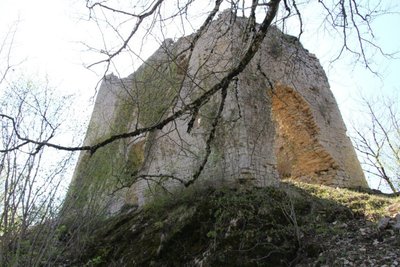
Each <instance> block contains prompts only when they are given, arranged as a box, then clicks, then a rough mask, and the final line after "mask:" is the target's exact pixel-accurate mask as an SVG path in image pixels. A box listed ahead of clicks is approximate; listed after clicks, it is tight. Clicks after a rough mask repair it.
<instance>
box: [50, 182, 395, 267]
mask: <svg viewBox="0 0 400 267" xmlns="http://www.w3.org/2000/svg"><path fill="white" fill-rule="evenodd" d="M178 193H179V194H174V195H170V194H162V195H159V196H158V197H157V199H156V200H154V201H151V202H149V203H148V204H146V205H145V206H144V207H143V208H142V209H132V210H125V211H121V213H120V214H118V215H116V216H114V217H113V218H109V219H108V220H106V221H104V222H103V223H101V224H99V225H96V226H93V227H92V228H91V229H90V231H88V232H87V233H86V235H85V236H79V235H75V236H74V235H68V230H67V229H64V232H60V236H59V239H60V240H62V241H60V242H59V246H60V250H59V251H62V253H55V255H54V256H53V258H52V260H51V261H50V262H52V264H55V265H57V266H398V265H399V264H400V254H399V249H398V248H399V246H400V197H398V196H397V197H395V196H388V195H384V194H379V193H376V192H375V193H373V192H372V191H371V192H357V191H352V190H348V189H339V188H331V187H327V186H318V185H310V184H304V183H298V182H296V183H282V184H281V185H280V186H278V187H264V188H252V189H243V190H240V189H232V188H220V189H213V188H204V187H201V188H199V187H192V188H188V189H184V190H183V191H180V192H178ZM177 195H179V197H177ZM68 244H69V245H70V246H68ZM65 247H67V249H65Z"/></svg>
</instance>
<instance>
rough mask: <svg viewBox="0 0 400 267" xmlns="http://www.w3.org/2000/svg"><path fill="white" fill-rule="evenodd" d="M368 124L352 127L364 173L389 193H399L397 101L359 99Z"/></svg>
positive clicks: (399, 145) (399, 150) (385, 98)
mask: <svg viewBox="0 0 400 267" xmlns="http://www.w3.org/2000/svg"><path fill="white" fill-rule="evenodd" d="M363 104H364V105H363V106H364V108H365V114H366V115H367V116H368V119H369V120H368V121H366V122H365V123H364V124H362V125H357V124H355V126H354V132H355V134H354V136H353V141H354V143H355V148H356V149H357V150H358V152H359V153H360V156H361V158H362V164H363V165H364V171H365V172H366V173H368V174H370V175H371V178H378V179H379V186H380V185H381V183H382V181H383V182H384V183H386V185H387V186H388V187H389V188H390V190H391V191H392V192H393V193H396V192H399V190H400V113H399V112H400V109H399V108H400V106H399V101H398V98H396V97H394V98H392V99H389V98H388V97H381V98H376V99H366V98H363Z"/></svg>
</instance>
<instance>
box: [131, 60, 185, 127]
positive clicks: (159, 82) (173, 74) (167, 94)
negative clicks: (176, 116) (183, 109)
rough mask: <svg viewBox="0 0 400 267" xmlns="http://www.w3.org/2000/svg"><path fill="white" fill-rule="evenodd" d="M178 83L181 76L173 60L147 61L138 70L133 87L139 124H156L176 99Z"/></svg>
mask: <svg viewBox="0 0 400 267" xmlns="http://www.w3.org/2000/svg"><path fill="white" fill-rule="evenodd" d="M180 84H181V77H179V76H178V74H177V66H176V64H175V63H173V62H170V61H165V62H162V61H160V62H158V63H157V64H155V63H153V62H149V63H147V65H146V66H145V67H144V68H142V69H140V70H138V72H137V73H136V75H135V77H134V79H133V88H134V92H135V94H136V97H137V103H136V108H137V114H138V120H139V123H140V124H141V126H143V127H148V126H151V125H153V124H156V123H157V122H159V121H160V120H161V119H162V118H163V117H165V116H166V115H167V113H168V111H169V110H170V109H171V108H172V107H173V105H174V102H175V101H176V98H177V95H178V93H179V88H180Z"/></svg>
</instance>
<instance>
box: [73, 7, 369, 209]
mask: <svg viewBox="0 0 400 267" xmlns="http://www.w3.org/2000/svg"><path fill="white" fill-rule="evenodd" d="M245 26H246V25H245V20H243V19H241V18H236V19H233V18H232V15H231V14H230V13H224V14H223V15H222V16H220V18H219V19H218V20H215V21H214V22H212V24H211V26H210V27H209V28H208V29H207V31H206V32H205V33H204V34H202V35H201V37H200V39H198V40H197V42H196V45H195V46H194V48H193V50H191V49H189V48H190V44H191V42H192V40H193V36H194V35H190V36H186V37H182V38H180V39H178V40H177V41H176V42H173V41H172V40H166V41H164V43H163V44H162V45H161V47H160V48H159V49H158V50H157V51H156V52H155V53H154V54H153V55H152V56H151V57H150V58H149V59H148V60H147V61H146V62H145V63H144V64H143V65H142V66H141V67H140V68H139V69H138V70H137V71H136V72H135V73H133V74H132V75H130V76H129V77H127V78H124V79H119V78H117V77H116V76H113V75H109V76H107V77H105V79H104V80H103V83H102V85H101V87H100V89H99V93H98V96H97V99H96V103H95V107H94V111H93V114H92V118H91V121H90V124H89V129H88V131H87V136H86V139H85V143H86V144H96V143H97V142H99V141H101V140H104V139H106V138H108V137H110V136H112V135H115V134H120V133H124V132H130V131H134V130H136V129H140V128H144V127H150V126H152V125H155V124H156V123H157V122H159V121H161V120H163V119H164V118H166V117H168V116H169V115H171V114H173V113H174V112H175V111H176V110H179V109H181V108H182V107H185V105H188V104H189V103H191V102H192V101H194V100H195V99H196V98H197V97H199V96H200V95H202V94H203V93H204V92H206V91H207V90H208V89H209V88H211V87H212V86H213V85H215V84H216V83H217V82H218V81H219V80H220V79H221V78H222V77H224V75H225V74H226V73H227V71H229V69H230V67H231V66H232V65H233V64H235V60H237V58H239V56H240V53H241V52H242V51H243V50H244V49H243V47H242V46H243V42H241V41H240V40H241V38H245V37H243V34H242V33H243V30H244V28H245ZM221 102H223V103H224V105H223V106H222V107H221ZM220 109H222V110H221V111H220ZM219 112H220V116H219V120H218V123H217V124H216V125H214V122H215V118H216V117H217V116H218V114H219ZM212 131H214V136H213V138H212V139H211V141H210V140H209V139H210V133H211V132H212ZM205 158H206V159H207V160H205ZM196 175H197V177H196ZM194 177H196V183H199V184H202V183H206V184H208V185H210V184H211V185H215V184H231V185H236V184H241V185H243V184H245V185H246V184H253V185H257V186H267V185H274V184H277V183H278V182H279V179H284V178H291V179H295V180H301V181H306V182H310V183H317V184H325V185H331V186H339V187H359V186H361V187H367V186H368V185H367V183H366V180H365V178H364V175H363V172H362V170H361V167H360V164H359V161H358V159H357V157H356V154H355V151H354V148H353V146H352V144H351V141H350V139H349V138H348V137H347V135H346V127H345V125H344V123H343V120H342V117H341V115H340V112H339V109H338V106H337V104H336V101H335V99H334V96H333V94H332V92H331V91H330V88H329V84H328V80H327V77H326V75H325V72H324V70H323V69H322V67H321V65H320V63H319V61H318V59H317V58H316V57H315V56H314V55H313V54H311V53H309V52H308V51H307V50H306V49H304V48H303V47H302V45H301V44H300V43H299V41H298V39H297V38H295V37H293V36H289V35H285V34H283V33H282V32H280V31H279V30H278V29H277V28H275V27H271V28H270V29H269V32H268V34H267V37H266V38H265V40H264V41H263V43H262V45H261V48H260V49H259V51H258V52H257V53H256V55H255V56H254V58H253V59H252V60H251V62H250V63H249V64H248V65H247V67H246V68H245V69H244V71H243V72H242V73H240V74H239V75H238V76H237V77H235V78H234V79H233V81H232V82H231V83H230V85H229V88H228V90H227V93H226V96H223V94H221V93H217V94H215V95H213V96H212V97H211V98H210V99H209V101H208V102H207V104H206V105H204V106H203V107H201V108H200V109H199V110H198V111H196V112H192V113H187V114H183V115H182V116H181V117H179V118H178V119H176V120H174V121H172V122H171V123H169V124H167V125H166V126H164V127H162V129H156V130H153V131H150V132H146V133H143V134H141V135H138V136H135V137H132V138H127V139H122V140H120V141H117V142H113V143H111V144H110V145H108V146H106V147H103V148H100V149H99V150H98V151H97V152H96V153H95V154H94V155H92V156H91V155H89V153H88V152H82V154H81V155H80V158H79V161H78V164H77V167H76V170H75V173H74V179H73V182H72V186H71V189H70V194H69V195H70V196H72V197H74V198H76V199H80V203H84V204H83V205H87V204H85V203H88V202H89V201H91V200H92V199H98V200H97V202H96V201H95V202H96V205H97V206H99V207H105V208H106V209H107V210H108V212H111V213H113V212H116V211H118V210H120V208H121V207H122V206H124V205H125V204H132V205H136V204H139V205H140V204H142V203H143V202H144V201H145V200H146V199H147V197H148V196H151V194H152V193H154V192H155V191H157V190H160V188H163V190H171V189H172V188H174V187H176V186H180V185H182V184H185V183H187V182H188V181H190V180H191V179H193V178H194ZM100 196H103V197H100ZM99 199H101V200H99Z"/></svg>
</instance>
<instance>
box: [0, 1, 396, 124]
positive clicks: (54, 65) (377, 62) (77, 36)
mask: <svg viewBox="0 0 400 267" xmlns="http://www.w3.org/2000/svg"><path fill="white" fill-rule="evenodd" d="M85 2H86V1H83V0H35V1H32V0H0V38H3V37H4V36H5V34H6V33H7V31H8V30H9V29H10V28H11V29H13V27H16V37H15V40H14V44H13V50H12V57H11V58H12V60H13V63H20V64H18V65H17V66H15V67H14V68H13V72H12V76H14V77H19V76H24V77H31V78H33V79H39V80H40V79H48V80H49V82H50V84H51V85H52V86H54V87H55V88H56V90H58V91H59V92H60V94H66V95H67V94H72V95H74V96H75V98H76V99H80V100H79V104H77V105H73V106H71V111H73V112H72V113H74V114H80V116H83V118H84V119H82V121H83V122H86V121H87V119H88V118H89V116H90V113H91V109H92V105H93V97H94V95H95V92H96V90H95V89H96V85H97V83H98V82H99V79H101V74H103V73H102V72H101V71H97V70H96V69H91V70H88V69H87V68H86V67H85V66H87V65H88V64H90V63H93V62H95V61H96V59H97V56H98V55H95V54H93V53H91V52H90V51H88V49H87V46H85V45H84V44H83V43H82V42H85V43H86V44H89V43H90V42H91V43H92V44H94V45H96V42H101V39H100V38H99V36H100V35H99V32H98V29H97V27H96V25H95V24H94V23H93V22H92V21H89V20H88V18H89V13H88V11H87V9H86V8H85ZM371 2H374V1H371ZM389 2H390V1H389ZM397 10H400V9H399V8H398V9H397ZM306 12H315V10H313V9H311V8H310V9H308V11H306ZM304 17H305V22H307V23H309V25H313V27H308V28H306V30H305V32H304V34H303V36H302V37H301V42H302V43H303V45H304V46H305V47H306V48H307V49H308V50H309V51H310V52H311V53H314V54H316V56H317V57H318V58H319V59H320V61H321V64H322V65H323V67H324V69H325V71H326V73H327V75H328V79H329V82H330V85H331V89H332V91H333V93H334V95H335V97H336V99H337V102H338V105H339V108H340V110H341V112H342V116H343V118H344V120H345V122H346V124H347V125H348V129H349V131H351V129H350V128H351V127H350V126H351V123H352V122H354V121H359V120H362V119H363V117H364V115H363V114H362V113H360V107H359V101H360V96H361V95H362V96H365V97H367V98H368V97H371V96H374V95H379V94H383V95H386V96H390V97H392V96H393V95H395V94H396V92H397V91H398V90H399V89H400V75H399V74H400V73H399V72H400V61H399V60H398V59H391V60H389V59H387V58H385V57H382V56H379V55H378V54H377V55H375V56H374V57H373V58H371V59H372V60H371V66H372V67H373V69H374V70H375V71H377V72H378V73H379V75H380V76H379V77H378V76H376V75H374V74H373V73H371V72H370V71H369V70H367V69H365V68H364V67H363V66H362V65H361V64H358V65H355V64H354V62H353V61H352V59H351V57H344V58H343V59H341V60H340V61H337V62H335V63H333V64H331V60H332V59H333V57H334V54H332V51H333V50H335V48H336V49H337V46H338V43H337V41H338V40H335V39H334V38H331V37H330V36H329V34H328V33H327V32H324V31H321V28H320V27H319V26H320V25H319V24H318V23H316V22H314V21H312V19H311V17H312V16H309V17H310V19H309V21H308V20H307V18H308V16H307V14H305V16H304ZM17 21H18V23H17V24H16V22H17ZM398 25H400V16H399V15H398V14H390V15H388V16H385V17H382V18H380V19H377V20H375V21H374V23H373V27H374V30H375V37H376V40H377V41H378V43H379V45H380V46H381V47H382V48H383V49H385V50H386V51H388V52H393V51H400V34H399V32H398ZM1 40H2V39H0V41H1ZM157 46H158V45H157V44H156V43H155V44H154V46H153V47H150V48H149V49H148V51H145V53H144V54H145V55H147V56H148V55H150V54H151V52H152V51H153V50H154V49H156V48H157ZM399 56H400V55H399ZM0 67H1V63H0ZM96 71H97V72H96ZM131 71H132V70H131V69H125V70H122V72H121V74H122V76H127V75H128V74H130V72H131ZM82 124H84V123H82ZM83 127H84V125H83Z"/></svg>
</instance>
